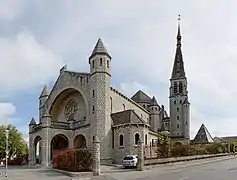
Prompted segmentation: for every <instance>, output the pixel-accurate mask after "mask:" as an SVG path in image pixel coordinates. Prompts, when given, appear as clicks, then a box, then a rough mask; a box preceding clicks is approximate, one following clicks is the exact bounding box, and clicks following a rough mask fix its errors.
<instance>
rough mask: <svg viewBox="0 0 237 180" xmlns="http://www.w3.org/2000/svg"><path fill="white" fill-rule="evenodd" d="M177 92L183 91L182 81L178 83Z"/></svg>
mask: <svg viewBox="0 0 237 180" xmlns="http://www.w3.org/2000/svg"><path fill="white" fill-rule="evenodd" d="M179 93H181V94H182V93H183V83H179Z"/></svg>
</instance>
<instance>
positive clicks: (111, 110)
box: [110, 97, 113, 113]
mask: <svg viewBox="0 0 237 180" xmlns="http://www.w3.org/2000/svg"><path fill="white" fill-rule="evenodd" d="M112 112H113V99H112V97H110V113H112Z"/></svg>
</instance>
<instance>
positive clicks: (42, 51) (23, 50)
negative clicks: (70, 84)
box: [0, 0, 237, 137]
mask: <svg viewBox="0 0 237 180" xmlns="http://www.w3.org/2000/svg"><path fill="white" fill-rule="evenodd" d="M236 7H237V1H236V0H228V1H223V0H208V1H207V0H199V1H196V0H179V1H174V0H166V1H161V0H148V1H144V0H99V1H98V0H84V1H82V0H75V1H73V0H67V1H65V0H50V1H49V0H0V59H1V64H0V65H1V66H0V68H1V71H0V87H1V88H0V121H1V123H2V124H4V123H14V124H15V125H16V126H17V127H18V128H20V130H21V131H22V132H23V133H24V135H25V137H27V133H28V123H29V119H30V117H31V116H34V117H35V118H36V119H38V97H39V94H40V92H41V90H42V88H43V86H44V84H48V85H49V86H50V87H52V85H53V83H54V81H55V80H56V78H57V76H58V75H59V69H60V68H61V67H62V66H63V65H64V64H67V65H68V69H71V70H76V71H83V72H86V71H89V64H88V57H89V55H90V53H91V51H92V49H93V47H94V45H95V43H96V41H97V39H98V38H99V37H100V38H101V39H102V41H103V42H104V44H105V46H106V48H107V49H108V51H109V53H110V55H111V56H112V84H113V86H114V87H116V88H117V89H119V90H121V91H122V92H124V94H126V95H127V96H129V97H131V96H132V95H133V94H134V93H135V92H136V91H137V90H138V89H142V90H143V91H144V92H146V93H147V94H148V95H150V96H153V95H155V96H156V99H157V101H158V103H159V104H164V106H165V108H166V109H168V92H169V78H170V75H171V70H172V64H173V60H174V53H175V46H176V34H177V17H178V14H180V15H181V17H182V19H181V31H182V37H183V38H182V48H183V58H184V65H185V70H186V74H187V77H188V89H189V96H190V98H189V99H190V102H191V134H192V137H194V135H195V134H196V132H197V131H198V129H199V127H200V126H201V124H202V123H204V124H205V125H206V127H207V128H208V130H209V131H210V133H211V134H212V136H213V137H214V136H226V135H237V130H236V127H237V106H236V103H235V102H236V101H237V96H236V95H237V82H236V79H237V70H236V68H237V50H236V49H237V35H236V34H237V11H236Z"/></svg>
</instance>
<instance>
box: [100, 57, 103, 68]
mask: <svg viewBox="0 0 237 180" xmlns="http://www.w3.org/2000/svg"><path fill="white" fill-rule="evenodd" d="M102 62H103V60H102V58H100V66H102Z"/></svg>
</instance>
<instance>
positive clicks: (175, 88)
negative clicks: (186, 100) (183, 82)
mask: <svg viewBox="0 0 237 180" xmlns="http://www.w3.org/2000/svg"><path fill="white" fill-rule="evenodd" d="M177 92H178V85H177V83H176V82H175V83H174V94H176V93H177Z"/></svg>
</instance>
